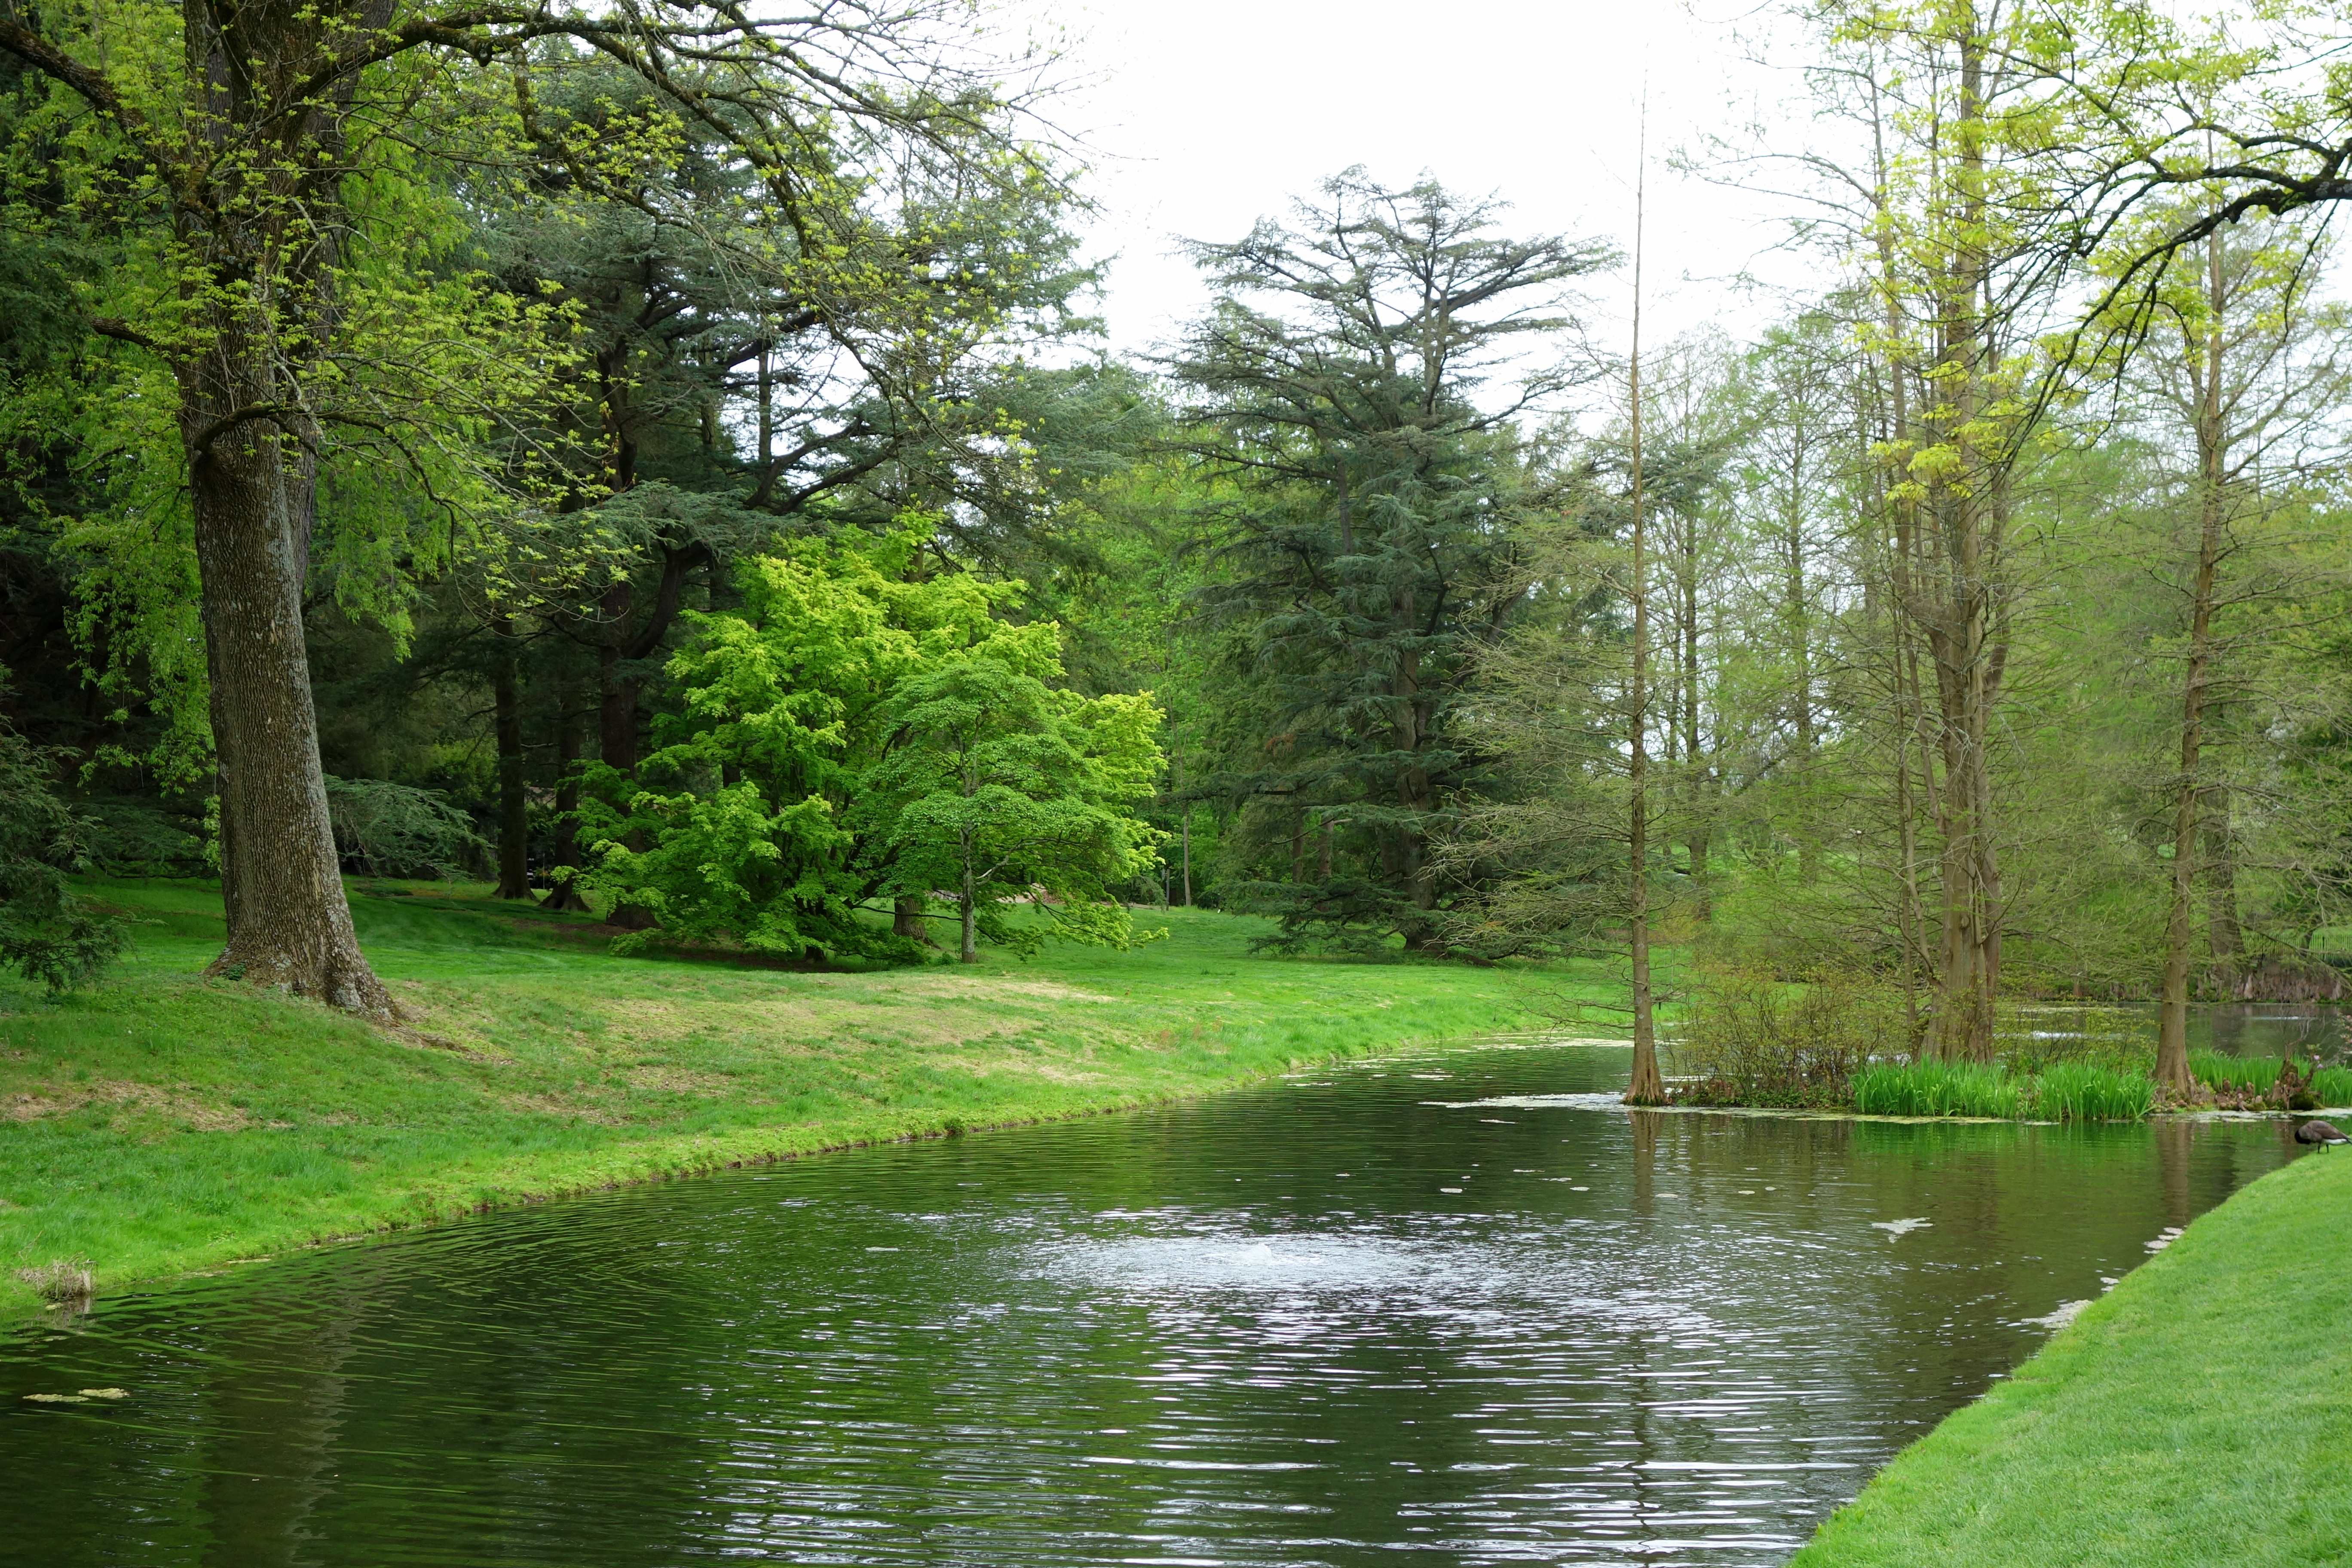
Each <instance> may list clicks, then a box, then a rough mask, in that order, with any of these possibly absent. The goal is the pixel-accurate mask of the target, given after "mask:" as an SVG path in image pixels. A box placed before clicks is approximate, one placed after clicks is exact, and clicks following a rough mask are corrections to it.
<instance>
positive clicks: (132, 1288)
mask: <svg viewBox="0 0 2352 1568" xmlns="http://www.w3.org/2000/svg"><path fill="white" fill-rule="evenodd" d="M1491 1043H1492V1042H1491V1041H1490V1040H1489V1039H1488V1038H1487V1037H1485V1036H1478V1035H1471V1036H1439V1037H1427V1038H1423V1037H1410V1036H1408V1037H1400V1038H1398V1039H1396V1040H1394V1041H1392V1042H1389V1043H1387V1044H1384V1045H1382V1046H1380V1047H1375V1048H1373V1049H1370V1050H1365V1051H1360V1052H1359V1051H1339V1052H1333V1053H1330V1054H1328V1055H1322V1056H1316V1057H1302V1058H1297V1059H1296V1060H1294V1061H1290V1062H1287V1063H1285V1064H1283V1065H1280V1066H1277V1067H1273V1068H1268V1069H1267V1070H1265V1071H1263V1072H1254V1073H1250V1074H1247V1075H1245V1076H1240V1077H1235V1078H1232V1079H1225V1080H1223V1081H1222V1082H1217V1083H1212V1084H1203V1085H1202V1086H1200V1087H1198V1088H1196V1089H1191V1090H1189V1091H1175V1092H1171V1093H1166V1094H1156V1095H1145V1096H1135V1097H1131V1098H1128V1099H1123V1100H1105V1101H1102V1102H1101V1103H1098V1104H1092V1105H1081V1106H1076V1107H1070V1108H1066V1109H1060V1110H1041V1111H1039V1112H1038V1113H1036V1114H1034V1115H1029V1116H1019V1115H1016V1116H1011V1117H1007V1118H1004V1119H1003V1120H1001V1121H987V1122H969V1123H968V1122H965V1121H961V1120H960V1119H957V1118H952V1117H950V1118H945V1119H942V1120H940V1121H933V1122H930V1123H929V1124H925V1125H919V1126H913V1127H909V1128H908V1129H907V1130H905V1131H896V1132H877V1133H874V1134H872V1135H868V1136H851V1137H840V1138H835V1139H834V1140H833V1141H831V1142H811V1143H808V1144H806V1145H805V1146H799V1147H775V1148H771V1149H767V1150H764V1151H761V1152H756V1153H742V1154H736V1155H734V1157H732V1158H729V1157H728V1155H729V1154H730V1152H731V1150H729V1149H719V1150H713V1151H712V1158H710V1159H709V1160H707V1161H704V1162H700V1163H683V1164H670V1165H665V1166H662V1167H660V1168H658V1169H638V1170H635V1171H632V1172H631V1173H628V1174H625V1175H619V1176H615V1177H613V1178H611V1179H609V1180H604V1181H598V1180H595V1179H594V1178H593V1176H592V1177H590V1178H588V1179H586V1180H582V1181H575V1182H570V1183H568V1184H563V1185H560V1186H535V1185H530V1184H529V1183H530V1176H529V1175H528V1174H527V1173H516V1174H515V1175H514V1176H512V1177H511V1178H509V1180H510V1181H511V1182H513V1183H518V1184H520V1185H511V1186H504V1187H501V1188H500V1189H499V1191H498V1192H497V1194H496V1195H495V1196H491V1197H485V1198H481V1199H478V1200H477V1201H475V1202H473V1203H471V1204H460V1205H457V1206H453V1207H448V1208H445V1209H438V1210H435V1211H432V1212H429V1213H422V1214H419V1215H414V1216H403V1217H400V1218H396V1219H391V1220H387V1221H384V1222H383V1223H382V1224H379V1225H373V1226H367V1227H365V1228H362V1229H357V1230H351V1231H344V1232H341V1233H338V1234H333V1235H320V1236H312V1237H306V1238H303V1239H300V1240H290V1241H287V1242H284V1243H282V1244H279V1245H276V1246H267V1245H263V1244H255V1245H253V1246H251V1247H243V1245H242V1244H231V1245H232V1247H233V1248H234V1249H233V1250H231V1251H229V1252H227V1253H226V1254H225V1255H222V1256H218V1257H206V1258H201V1259H195V1260H191V1261H189V1262H188V1263H187V1264H185V1265H184V1267H178V1268H166V1269H165V1270H163V1272H160V1273H153V1274H141V1275H133V1276H126V1277H121V1278H116V1279H111V1280H110V1282H109V1283H108V1285H107V1287H106V1288H105V1289H100V1290H98V1291H95V1292H93V1293H92V1294H90V1295H89V1296H84V1297H80V1298H78V1299H77V1300H71V1301H42V1300H38V1299H37V1298H35V1297H33V1296H32V1294H31V1293H30V1292H29V1291H25V1292H22V1294H23V1296H24V1299H25V1301H26V1304H27V1305H26V1310H24V1311H21V1312H18V1311H14V1310H11V1309H12V1305H13V1303H11V1302H10V1301H9V1300H7V1299H6V1298H5V1296H0V1333H6V1332H8V1331H11V1330H21V1329H23V1328H26V1327H27V1326H34V1327H37V1326H38V1325H39V1324H40V1323H42V1322H44V1321H50V1320H48V1319H47V1318H46V1317H45V1316H44V1314H45V1313H47V1312H54V1311H64V1310H86V1309H87V1308H88V1307H89V1306H90V1305H91V1304H93V1303H94V1302H95V1301H97V1300H99V1299H100V1297H109V1296H118V1295H130V1294H147V1293H151V1292H153V1291H155V1290H158V1289H168V1288H169V1287H171V1286H172V1285H174V1284H176V1283H178V1282H180V1281H182V1280H186V1279H207V1278H212V1277H214V1276H215V1275H216V1274H217V1273H218V1272H220V1271H221V1270H224V1269H227V1268H238V1267H242V1266H245V1265H249V1264H256V1263H268V1262H270V1261H272V1260H274V1259H275V1258H279V1257H281V1256H284V1255H286V1254H288V1253H293V1252H308V1251H323V1250H326V1249H328V1248H331V1247H350V1246H354V1245H357V1244H360V1243H363V1242H367V1241H372V1240H375V1239H378V1238H381V1237H388V1236H396V1235H400V1234H402V1233H404V1232H407V1231H415V1230H430V1229H435V1228H437V1227H439V1226H451V1225H461V1224H463V1223H465V1222H466V1221H467V1220H469V1219H473V1218H476V1217H478V1216H480V1215H492V1214H501V1213H504V1212H506V1211H508V1210H510V1209H516V1208H528V1207H530V1206H532V1205H538V1204H546V1203H557V1202H561V1201H562V1200H563V1199H566V1198H577V1197H585V1196H588V1195H590V1194H595V1193H612V1192H621V1191H625V1190H626V1189H628V1188H631V1187H643V1186H651V1185H654V1184H656V1183H661V1182H677V1181H692V1180H696V1179H698V1178H702V1177H708V1176H716V1175H719V1174H721V1173H725V1172H729V1171H750V1170H760V1169H762V1168H765V1167H768V1166H773V1165H782V1164H785V1163H790V1162H792V1161H795V1160H810V1159H815V1158H818V1157H821V1156H823V1155H827V1154H845V1153H849V1152H853V1151H856V1150H860V1149H881V1148H887V1147H890V1146H892V1145H895V1144H906V1143H926V1142H939V1141H940V1140H944V1139H949V1138H962V1137H969V1136H976V1135H979V1134H981V1133H986V1132H1012V1131H1020V1130H1022V1129H1024V1128H1030V1127H1044V1126H1047V1125H1051V1124H1053V1123H1056V1122H1064V1121H1086V1120H1088V1119H1090V1118H1094V1117H1098V1116H1123V1115H1127V1114H1129V1113H1132V1112H1135V1111H1139V1110H1155V1109H1158V1108H1160V1107H1162V1106H1171V1105H1182V1104H1189V1103H1193V1102H1197V1101H1201V1100H1213V1099H1216V1098H1218V1097H1220V1096H1223V1095H1226V1094H1234V1093H1238V1092H1240V1091H1242V1090H1244V1089H1257V1088H1262V1087H1264V1086H1265V1085H1267V1084H1270V1083H1274V1082H1277V1081H1279V1080H1280V1079H1284V1078H1286V1077H1289V1076H1291V1075H1293V1074H1294V1073H1296V1072H1297V1071H1299V1070H1300V1069H1302V1068H1320V1067H1328V1066H1331V1065H1334V1064H1336V1063H1339V1062H1344V1061H1369V1060H1374V1059H1381V1060H1385V1059H1389V1058H1391V1056H1392V1055H1402V1054H1404V1053H1409V1052H1420V1053H1423V1054H1424V1055H1428V1056H1440V1055H1443V1054H1444V1053H1445V1052H1447V1051H1449V1050H1470V1049H1478V1048H1484V1047H1487V1046H1489V1045H1490V1044H1491ZM817 1136H818V1137H819V1138H820V1139H822V1138H824V1137H825V1136H827V1135H826V1134H824V1133H819V1134H817ZM749 1141H750V1142H758V1141H759V1140H758V1139H757V1138H753V1139H751V1140H749ZM766 1141H767V1142H774V1140H772V1139H769V1140H766Z"/></svg>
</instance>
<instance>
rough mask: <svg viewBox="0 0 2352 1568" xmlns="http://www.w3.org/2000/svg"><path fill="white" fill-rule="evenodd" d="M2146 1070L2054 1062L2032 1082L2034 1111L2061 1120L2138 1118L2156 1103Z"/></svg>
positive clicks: (2087, 1063)
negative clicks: (2143, 1071) (2135, 1070)
mask: <svg viewBox="0 0 2352 1568" xmlns="http://www.w3.org/2000/svg"><path fill="white" fill-rule="evenodd" d="M2155 1099H2156V1085H2155V1083H2154V1082H2153V1081H2151V1080H2150V1079H2149V1078H2148V1076H2147V1074H2146V1073H2142V1072H2126V1071H2120V1070H2118V1069H2116V1068H2105V1067H2100V1066H2098V1065H2096V1064H2095V1063H2092V1062H2053V1063H2052V1064H2051V1065H2050V1066H2049V1067H2047V1068H2043V1069H2042V1076H2041V1077H2039V1078H2038V1079H2034V1083H2033V1110H2034V1113H2035V1114H2036V1115H2039V1116H2046V1117H2050V1118H2053V1119H2054V1120H2057V1121H2138V1120H2139V1119H2140V1118H2141V1117H2143V1116H2146V1115H2147V1112H2148V1108H2149V1106H2150V1105H2152V1104H2153V1103H2154V1102H2155Z"/></svg>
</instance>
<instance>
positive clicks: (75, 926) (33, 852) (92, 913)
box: [0, 725, 130, 991]
mask: <svg viewBox="0 0 2352 1568" xmlns="http://www.w3.org/2000/svg"><path fill="white" fill-rule="evenodd" d="M56 756H57V753H55V752H51V751H48V750H47V749H45V748H42V747H38V746H35V745H33V744H31V743H30V742H27V741H26V740H25V738H24V737H23V736H21V735H19V734H17V733H16V731H13V730H10V729H8V728H6V727H5V725H0V963H5V964H7V965H9V966H10V967H12V968H15V969H17V970H20V971H22V972H23V973H24V975H25V977H26V979H28V980H38V981H42V982H44V983H46V984H47V986H48V988H49V989H50V990H52V991H64V990H67V989H68V988H69V987H71V986H74V985H79V984H82V983H83V982H85V981H89V980H94V979H96V978H97V976H98V973H99V972H100V970H102V969H104V968H105V967H106V966H107V965H108V964H109V963H112V962H113V961H114V959H115V957H116V956H117V955H118V954H120V953H121V952H122V950H123V948H124V947H125V946H126V945H127V944H128V942H129V941H130V931H129V928H128V927H127V926H126V925H125V924H124V923H123V922H122V921H120V920H117V919H114V918H113V917H111V916H110V915H106V914H102V913H100V911H99V910H97V909H96V908H95V907H93V906H92V905H91V904H90V903H89V900H86V899H80V898H77V897H75V896H74V894H73V893H71V892H70V891H68V889H67V887H66V874H67V873H68V872H69V871H87V870H89V866H90V861H89V830H90V826H91V824H90V823H89V819H87V818H86V817H83V816H78V815H77V814H76V813H74V812H73V811H72V810H71V809H70V808H68V806H67V805H66V803H65V802H64V801H62V800H59V799H58V795H57V793H56V792H55V791H54V790H52V789H51V788H50V787H49V769H50V768H51V767H52V766H54V765H55V763H56Z"/></svg>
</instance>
